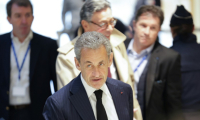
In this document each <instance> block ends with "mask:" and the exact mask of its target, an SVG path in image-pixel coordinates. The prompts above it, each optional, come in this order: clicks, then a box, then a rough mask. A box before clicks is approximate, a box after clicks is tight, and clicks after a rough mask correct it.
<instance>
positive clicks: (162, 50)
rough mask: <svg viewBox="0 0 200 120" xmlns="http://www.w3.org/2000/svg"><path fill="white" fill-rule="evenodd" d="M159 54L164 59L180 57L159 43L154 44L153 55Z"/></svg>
mask: <svg viewBox="0 0 200 120" xmlns="http://www.w3.org/2000/svg"><path fill="white" fill-rule="evenodd" d="M156 52H159V53H160V55H161V56H163V57H166V58H174V57H177V56H180V55H179V53H178V52H176V51H175V50H173V49H170V48H167V47H165V46H163V45H161V44H160V43H158V42H156V43H155V46H154V50H153V52H152V53H153V54H154V53H156Z"/></svg>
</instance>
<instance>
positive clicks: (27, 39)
mask: <svg viewBox="0 0 200 120" xmlns="http://www.w3.org/2000/svg"><path fill="white" fill-rule="evenodd" d="M32 38H33V32H32V31H31V30H30V32H29V34H28V36H27V37H26V38H25V40H24V42H23V43H25V42H29V41H30V40H31V39H32ZM11 39H12V40H14V41H17V42H19V39H18V38H17V37H16V36H14V34H13V31H12V32H11Z"/></svg>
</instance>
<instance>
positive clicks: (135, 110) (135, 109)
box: [133, 108, 138, 120]
mask: <svg viewBox="0 0 200 120" xmlns="http://www.w3.org/2000/svg"><path fill="white" fill-rule="evenodd" d="M137 110H138V109H137V108H134V109H133V114H134V113H135V112H137ZM133 120H136V119H135V118H133Z"/></svg>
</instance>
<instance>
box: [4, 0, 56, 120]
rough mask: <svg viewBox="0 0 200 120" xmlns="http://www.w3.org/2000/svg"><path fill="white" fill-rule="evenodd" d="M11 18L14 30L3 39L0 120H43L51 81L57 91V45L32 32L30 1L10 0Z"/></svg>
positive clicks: (8, 11)
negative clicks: (43, 111)
mask: <svg viewBox="0 0 200 120" xmlns="http://www.w3.org/2000/svg"><path fill="white" fill-rule="evenodd" d="M7 15H8V17H7V19H8V21H9V23H10V24H11V25H12V27H13V30H12V31H11V32H10V33H6V34H4V35H1V36H0V57H1V59H0V119H1V120H43V119H44V118H43V117H42V110H43V106H44V104H45V101H46V99H47V98H48V96H50V95H51V90H50V81H51V80H53V82H54V85H55V89H57V86H56V85H57V83H56V72H55V62H56V57H57V54H58V53H57V51H56V49H57V48H58V47H57V43H56V41H54V40H52V39H50V38H47V37H44V36H41V35H39V34H36V33H34V32H32V30H31V24H32V21H33V7H32V4H31V3H30V1H29V0H10V1H9V2H8V3H7Z"/></svg>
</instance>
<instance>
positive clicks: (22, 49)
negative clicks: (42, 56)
mask: <svg viewBox="0 0 200 120" xmlns="http://www.w3.org/2000/svg"><path fill="white" fill-rule="evenodd" d="M32 38H33V32H32V31H30V32H29V34H28V36H27V37H26V39H25V40H24V41H23V42H22V43H21V42H20V41H19V39H18V38H17V37H15V36H14V35H13V32H11V40H12V42H13V45H14V48H15V52H16V56H17V59H18V63H19V67H21V65H22V61H23V59H24V56H25V53H26V51H27V48H28V46H29V43H30V41H31V39H32ZM30 51H31V49H29V51H28V53H27V56H26V59H25V61H24V65H23V67H22V69H21V73H20V76H21V78H20V80H19V79H18V75H19V70H18V68H17V63H16V60H15V56H14V52H13V48H12V45H11V47H10V58H11V59H10V68H11V70H10V90H9V104H10V105H22V104H30V103H31V100H30V93H29V66H30ZM16 88H17V89H16ZM22 91H25V94H24V95H18V94H19V93H20V92H22ZM22 93H23V92H22ZM22 93H20V94H22Z"/></svg>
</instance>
